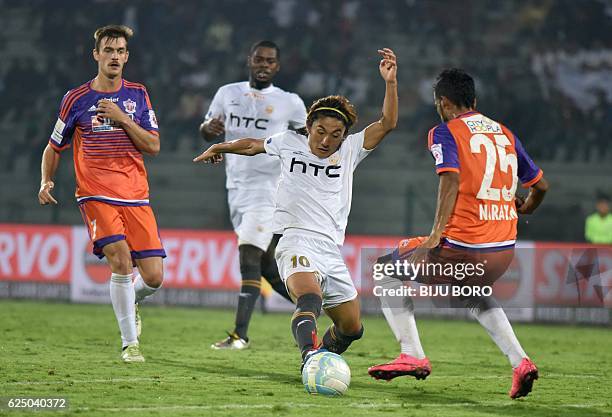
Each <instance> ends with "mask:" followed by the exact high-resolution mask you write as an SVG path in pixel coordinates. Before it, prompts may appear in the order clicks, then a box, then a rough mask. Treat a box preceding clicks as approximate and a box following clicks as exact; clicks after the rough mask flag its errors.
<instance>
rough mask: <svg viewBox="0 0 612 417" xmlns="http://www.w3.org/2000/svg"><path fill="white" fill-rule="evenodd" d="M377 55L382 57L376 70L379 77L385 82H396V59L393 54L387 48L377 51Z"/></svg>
mask: <svg viewBox="0 0 612 417" xmlns="http://www.w3.org/2000/svg"><path fill="white" fill-rule="evenodd" d="M378 53H379V54H380V55H381V56H382V59H381V60H380V65H379V66H378V69H379V70H380V76H381V77H382V78H383V80H385V81H386V82H396V81H397V58H396V57H395V53H394V52H393V51H392V50H391V49H389V48H383V49H379V50H378Z"/></svg>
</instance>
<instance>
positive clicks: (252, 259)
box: [238, 245, 264, 279]
mask: <svg viewBox="0 0 612 417" xmlns="http://www.w3.org/2000/svg"><path fill="white" fill-rule="evenodd" d="M238 252H239V260H240V274H241V275H242V277H243V278H245V277H246V278H249V279H259V278H260V277H261V256H262V255H263V253H264V252H263V251H262V250H261V249H259V248H258V247H256V246H253V245H240V246H239V247H238Z"/></svg>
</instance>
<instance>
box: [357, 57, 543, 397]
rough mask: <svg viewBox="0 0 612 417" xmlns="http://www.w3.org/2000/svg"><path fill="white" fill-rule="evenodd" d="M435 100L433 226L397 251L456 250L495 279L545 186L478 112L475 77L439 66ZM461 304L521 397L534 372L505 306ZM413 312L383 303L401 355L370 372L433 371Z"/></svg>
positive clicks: (513, 144) (517, 148)
mask: <svg viewBox="0 0 612 417" xmlns="http://www.w3.org/2000/svg"><path fill="white" fill-rule="evenodd" d="M434 101H435V106H436V110H437V112H438V114H439V115H440V117H441V119H442V123H441V124H439V125H438V126H436V127H434V128H433V129H431V130H430V132H429V138H428V148H429V150H430V152H431V154H432V156H433V158H434V161H435V165H436V172H437V173H438V175H439V178H440V183H439V189H438V204H437V209H436V215H435V220H434V226H433V229H432V231H431V234H430V235H429V236H427V237H419V238H412V239H407V240H405V241H403V242H402V243H401V244H400V248H398V252H399V253H400V254H401V253H402V252H404V253H406V252H409V251H410V250H412V249H414V248H423V249H433V248H436V251H433V252H432V251H429V252H428V253H429V254H431V253H434V254H436V255H434V256H437V257H440V253H444V252H445V251H446V254H447V255H446V257H447V260H449V259H450V258H451V257H452V256H456V255H457V254H461V255H462V256H460V258H461V260H462V261H464V260H465V259H466V257H467V258H473V259H477V258H478V259H495V262H493V263H494V264H495V265H493V268H492V269H493V272H492V275H493V276H492V277H491V278H492V279H491V280H492V281H494V280H495V279H497V278H498V277H499V276H501V274H503V272H504V271H505V269H506V268H507V266H508V265H509V263H510V261H511V259H512V254H513V248H514V244H515V240H516V233H517V232H516V226H517V219H518V214H519V213H520V214H530V213H532V212H533V211H534V210H535V209H536V208H537V207H538V206H539V205H540V203H541V202H542V200H543V198H544V195H545V193H546V191H547V189H548V183H547V182H546V180H545V179H544V177H543V172H542V170H541V169H539V168H538V167H537V166H536V165H535V164H534V162H533V161H532V160H531V158H530V157H529V155H528V154H527V152H526V151H525V149H524V148H523V145H522V144H521V142H520V141H519V139H518V137H517V136H516V135H514V133H512V132H511V131H510V130H509V129H508V128H507V127H505V126H504V125H502V124H501V123H499V122H496V121H494V120H491V119H489V118H488V117H486V116H484V115H483V114H481V113H479V112H477V111H476V93H475V88H474V80H473V79H472V77H471V76H469V75H468V74H467V73H465V72H464V71H462V70H459V69H449V70H445V71H443V72H442V73H441V74H440V75H439V76H438V78H437V80H436V83H435V85H434ZM518 181H520V182H521V184H522V186H523V187H525V188H529V194H528V195H527V197H526V198H525V199H524V200H523V199H519V198H515V192H516V187H517V183H518ZM449 253H450V254H451V256H448V254H449ZM428 256H429V258H428V259H432V256H431V255H428ZM444 256H445V255H442V257H444ZM485 263H486V261H485ZM500 266H501V268H499V267H500ZM495 267H498V268H497V270H495ZM466 301H467V302H466V303H465V304H464V305H466V306H468V307H469V308H470V311H471V313H472V314H473V315H474V316H475V317H476V319H477V320H478V321H479V322H480V324H481V325H482V326H483V327H485V329H486V330H487V332H488V333H489V335H490V336H491V338H492V339H493V341H494V342H495V343H496V344H497V346H498V347H499V348H500V349H501V351H502V352H503V353H504V354H505V355H506V356H507V357H508V359H509V361H510V363H511V365H512V367H513V369H514V373H513V380H512V388H511V390H510V393H509V394H510V397H511V398H518V397H522V396H525V395H527V394H528V393H529V392H530V391H531V388H532V385H533V381H534V380H535V379H537V377H538V370H537V368H536V366H535V365H534V364H533V362H532V361H531V360H530V359H529V357H528V356H527V354H526V353H525V351H524V350H523V348H522V347H521V345H520V343H519V341H518V340H517V338H516V336H515V334H514V331H513V330H512V327H511V325H510V323H509V321H508V318H507V317H506V314H505V313H504V311H503V309H502V308H501V307H499V305H498V304H497V303H495V301H494V300H493V299H492V298H491V297H480V298H479V297H474V298H472V299H469V300H466ZM413 310H414V307H413V304H412V300H411V299H406V300H404V302H403V303H402V305H401V306H399V307H398V306H395V307H393V308H389V306H388V305H387V306H386V305H385V301H384V300H383V311H384V313H385V317H386V318H387V322H388V323H389V325H390V327H391V329H392V330H393V331H394V333H395V336H396V338H397V339H398V341H399V342H400V345H401V351H402V353H401V355H400V356H399V357H398V358H397V359H395V360H394V361H393V362H390V363H388V364H383V365H378V366H373V367H371V368H370V369H369V373H370V375H372V376H373V377H375V378H377V379H386V380H389V379H392V378H394V377H396V376H400V375H412V376H415V377H417V378H418V379H424V378H426V377H427V376H428V375H429V373H430V372H431V365H430V363H429V360H428V359H427V357H426V356H425V354H424V352H423V348H422V347H421V342H420V340H419V335H418V332H417V328H416V324H415V320H414V313H413Z"/></svg>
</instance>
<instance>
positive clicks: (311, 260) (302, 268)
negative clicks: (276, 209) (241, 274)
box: [275, 229, 357, 308]
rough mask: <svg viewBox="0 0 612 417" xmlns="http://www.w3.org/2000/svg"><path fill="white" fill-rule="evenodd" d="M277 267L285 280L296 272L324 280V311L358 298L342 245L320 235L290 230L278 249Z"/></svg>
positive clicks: (276, 256)
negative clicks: (341, 249)
mask: <svg viewBox="0 0 612 417" xmlns="http://www.w3.org/2000/svg"><path fill="white" fill-rule="evenodd" d="M275 258H276V264H277V265H278V271H279V273H280V276H281V279H282V280H283V282H284V283H285V285H286V284H287V278H289V277H290V276H291V275H293V274H295V273H296V272H314V273H315V274H316V275H317V277H318V278H319V280H320V284H321V292H322V293H323V308H333V307H336V306H338V305H340V304H342V303H346V302H347V301H351V300H354V299H355V298H357V290H356V289H355V285H354V284H353V280H352V279H351V274H350V273H349V270H348V268H347V267H346V264H345V263H344V259H343V258H342V254H341V253H340V249H339V248H338V245H336V244H335V243H334V241H333V240H331V239H330V238H328V237H326V236H324V235H321V234H319V233H314V232H308V231H306V230H300V229H287V230H285V232H284V233H283V237H281V239H280V241H279V242H278V245H277V246H276V254H275Z"/></svg>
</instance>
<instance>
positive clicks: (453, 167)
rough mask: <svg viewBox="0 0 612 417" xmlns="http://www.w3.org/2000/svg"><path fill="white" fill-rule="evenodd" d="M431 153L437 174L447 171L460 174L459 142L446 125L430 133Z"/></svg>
mask: <svg viewBox="0 0 612 417" xmlns="http://www.w3.org/2000/svg"><path fill="white" fill-rule="evenodd" d="M427 139H428V140H427V142H428V147H429V152H431V156H432V157H433V159H434V162H435V165H436V173H438V174H440V173H442V172H446V171H453V172H459V171H460V166H459V153H458V150H457V142H455V138H454V137H453V134H452V133H451V132H450V130H449V129H448V126H447V125H446V124H441V125H438V126H436V127H434V128H433V129H431V130H430V131H429V135H428V138H427Z"/></svg>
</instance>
